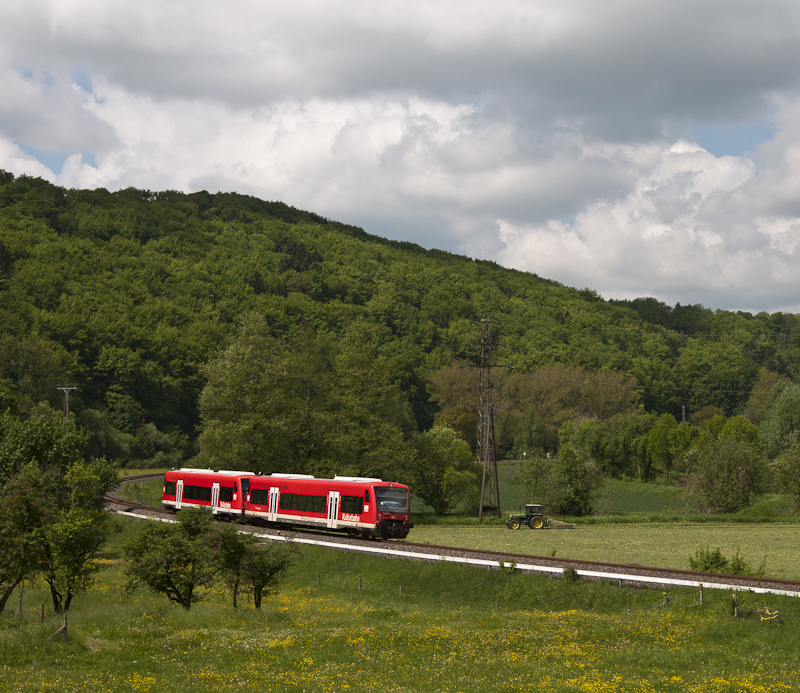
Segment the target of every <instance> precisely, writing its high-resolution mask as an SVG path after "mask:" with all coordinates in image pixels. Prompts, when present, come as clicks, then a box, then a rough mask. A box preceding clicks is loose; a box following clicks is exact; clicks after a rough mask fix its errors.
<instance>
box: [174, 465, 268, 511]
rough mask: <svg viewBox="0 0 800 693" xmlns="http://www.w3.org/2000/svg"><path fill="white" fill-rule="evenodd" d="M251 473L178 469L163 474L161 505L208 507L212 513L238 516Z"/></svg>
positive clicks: (242, 509) (252, 475) (176, 507)
mask: <svg viewBox="0 0 800 693" xmlns="http://www.w3.org/2000/svg"><path fill="white" fill-rule="evenodd" d="M253 477H254V474H252V473H251V472H233V471H226V470H220V471H218V472H215V471H213V470H211V469H178V470H172V471H169V472H167V473H166V474H164V489H163V492H162V495H161V505H163V506H164V507H165V508H167V509H168V510H180V509H181V508H208V509H209V510H211V512H212V514H214V515H226V516H230V517H242V516H243V514H244V501H245V497H246V495H247V491H248V489H249V483H250V479H252V478H253Z"/></svg>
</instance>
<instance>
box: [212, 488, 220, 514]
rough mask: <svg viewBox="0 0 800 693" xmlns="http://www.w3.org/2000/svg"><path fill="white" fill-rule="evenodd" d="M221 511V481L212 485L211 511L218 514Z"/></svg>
mask: <svg viewBox="0 0 800 693" xmlns="http://www.w3.org/2000/svg"><path fill="white" fill-rule="evenodd" d="M218 511H219V483H218V482H217V483H215V484H213V485H212V486H211V512H212V513H213V514H214V515H216V514H217V512H218Z"/></svg>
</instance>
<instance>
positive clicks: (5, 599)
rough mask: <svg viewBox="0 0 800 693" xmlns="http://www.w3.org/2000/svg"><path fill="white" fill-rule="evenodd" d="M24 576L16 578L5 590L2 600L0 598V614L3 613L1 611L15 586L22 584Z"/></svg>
mask: <svg viewBox="0 0 800 693" xmlns="http://www.w3.org/2000/svg"><path fill="white" fill-rule="evenodd" d="M23 577H24V575H19V576H17V578H16V579H15V580H14V581H13V582H12V583H11V584H10V585H9V586H8V587H7V588H6V591H5V592H4V594H3V596H2V598H0V614H2V613H3V609H5V608H6V602H7V601H8V598H9V597H10V596H11V593H12V592H13V591H14V590H15V589H16V588H17V585H18V584H19V583H20V582H22V578H23Z"/></svg>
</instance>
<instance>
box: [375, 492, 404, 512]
mask: <svg viewBox="0 0 800 693" xmlns="http://www.w3.org/2000/svg"><path fill="white" fill-rule="evenodd" d="M375 501H376V502H377V504H378V511H382V512H387V513H407V512H408V491H406V490H405V489H404V488H389V487H388V486H376V487H375Z"/></svg>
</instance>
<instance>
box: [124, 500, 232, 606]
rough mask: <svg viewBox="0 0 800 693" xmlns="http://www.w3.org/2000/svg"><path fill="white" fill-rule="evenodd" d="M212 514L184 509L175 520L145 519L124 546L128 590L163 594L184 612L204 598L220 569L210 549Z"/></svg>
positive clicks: (211, 544)
mask: <svg viewBox="0 0 800 693" xmlns="http://www.w3.org/2000/svg"><path fill="white" fill-rule="evenodd" d="M211 522H212V519H211V514H210V513H208V512H207V511H205V510H200V509H194V508H187V509H185V510H181V512H180V513H178V522H177V523H175V524H164V523H161V522H147V523H145V525H144V526H143V527H142V528H141V529H140V531H139V532H138V534H137V535H136V536H135V537H134V538H133V539H132V540H131V541H129V542H128V544H126V546H125V559H126V562H127V574H128V578H129V580H128V589H131V590H135V589H136V588H138V587H139V586H140V585H144V586H146V587H148V588H149V589H150V590H152V591H153V592H157V593H159V594H164V595H166V596H167V598H168V599H169V600H170V602H175V603H177V604H180V605H181V606H182V607H183V608H184V609H185V610H186V611H189V610H190V609H191V608H192V604H195V603H197V602H198V601H201V600H202V599H203V596H204V594H203V593H202V592H201V590H203V589H208V588H210V587H211V586H212V585H213V584H214V580H215V578H216V576H217V572H218V570H219V568H218V565H217V564H216V562H215V560H214V558H213V555H212V553H211V551H210V550H209V549H210V548H211V547H212V546H213V542H211V541H209V536H210V533H211Z"/></svg>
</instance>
